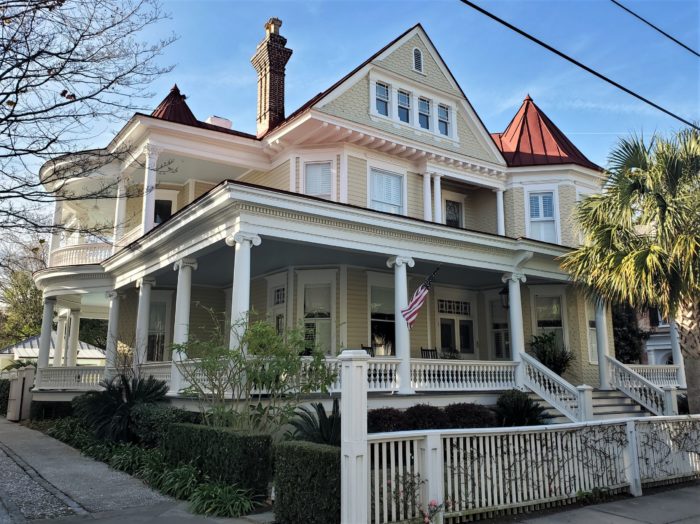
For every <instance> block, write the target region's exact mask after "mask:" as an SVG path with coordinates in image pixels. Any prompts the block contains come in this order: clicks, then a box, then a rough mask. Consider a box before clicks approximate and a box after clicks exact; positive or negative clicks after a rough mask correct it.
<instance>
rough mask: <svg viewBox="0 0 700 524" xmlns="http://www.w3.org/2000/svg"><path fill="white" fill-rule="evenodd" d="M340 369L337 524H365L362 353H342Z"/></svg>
mask: <svg viewBox="0 0 700 524" xmlns="http://www.w3.org/2000/svg"><path fill="white" fill-rule="evenodd" d="M338 359H339V360H340V365H341V389H340V391H341V393H340V413H341V414H342V420H341V426H340V438H341V441H340V523H341V524H361V523H363V522H367V520H368V515H369V506H368V496H367V495H368V491H369V489H368V479H369V464H368V460H369V459H368V454H367V361H368V360H369V356H368V355H367V353H366V352H365V351H362V350H345V351H343V352H342V353H341V354H340V357H338Z"/></svg>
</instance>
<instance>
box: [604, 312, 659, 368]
mask: <svg viewBox="0 0 700 524" xmlns="http://www.w3.org/2000/svg"><path fill="white" fill-rule="evenodd" d="M611 310H612V325H613V342H614V344H613V345H614V346H615V358H616V359H617V360H619V361H620V362H622V363H623V364H637V363H639V362H641V361H642V354H643V353H644V341H645V340H647V339H648V338H649V334H650V333H649V332H648V331H644V330H643V329H640V328H639V321H638V320H637V312H636V311H635V310H634V309H632V308H631V307H630V306H628V305H625V304H616V305H614V306H612V308H611ZM655 313H656V311H655Z"/></svg>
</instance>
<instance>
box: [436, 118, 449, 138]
mask: <svg viewBox="0 0 700 524" xmlns="http://www.w3.org/2000/svg"><path fill="white" fill-rule="evenodd" d="M438 128H439V129H440V134H441V135H445V136H447V135H449V134H450V129H449V125H448V124H447V122H445V121H444V120H440V121H439V122H438Z"/></svg>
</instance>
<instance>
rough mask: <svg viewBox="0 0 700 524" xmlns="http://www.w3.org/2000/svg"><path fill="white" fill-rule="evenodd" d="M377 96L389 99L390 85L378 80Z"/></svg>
mask: <svg viewBox="0 0 700 524" xmlns="http://www.w3.org/2000/svg"><path fill="white" fill-rule="evenodd" d="M377 97H378V98H383V99H384V100H388V99H389V86H388V85H386V84H380V83H379V82H377Z"/></svg>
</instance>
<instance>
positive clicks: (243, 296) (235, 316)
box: [226, 231, 262, 349]
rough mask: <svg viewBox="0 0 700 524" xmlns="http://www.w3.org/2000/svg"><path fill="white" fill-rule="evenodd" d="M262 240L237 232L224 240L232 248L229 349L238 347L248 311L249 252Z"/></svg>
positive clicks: (256, 236) (252, 235)
mask: <svg viewBox="0 0 700 524" xmlns="http://www.w3.org/2000/svg"><path fill="white" fill-rule="evenodd" d="M261 242H262V240H261V239H260V237H259V236H258V235H256V234H254V233H245V232H243V231H239V232H238V233H235V234H233V235H231V236H229V237H227V238H226V244H228V245H229V246H234V247H235V250H236V255H235V258H234V261H233V289H232V291H231V338H230V340H229V347H230V348H231V349H234V348H236V347H238V346H240V340H241V338H242V337H243V334H244V332H245V328H246V323H247V320H248V311H249V310H250V250H251V248H252V247H253V246H259V245H260V243H261Z"/></svg>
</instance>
